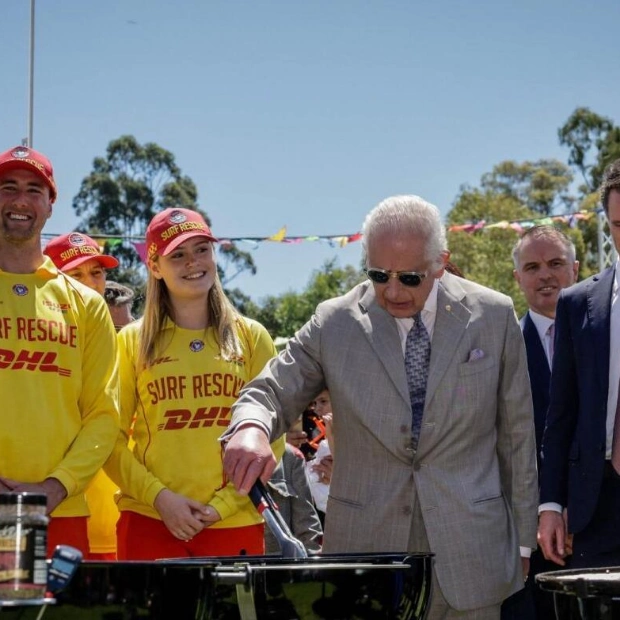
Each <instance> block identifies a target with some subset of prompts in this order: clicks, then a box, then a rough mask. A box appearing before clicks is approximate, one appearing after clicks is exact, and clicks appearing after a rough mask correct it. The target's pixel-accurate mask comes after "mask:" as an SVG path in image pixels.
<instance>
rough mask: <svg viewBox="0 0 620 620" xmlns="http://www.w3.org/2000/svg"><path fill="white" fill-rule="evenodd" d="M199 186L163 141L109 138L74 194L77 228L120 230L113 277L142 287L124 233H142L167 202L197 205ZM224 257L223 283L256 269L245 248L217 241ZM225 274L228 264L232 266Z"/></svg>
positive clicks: (111, 246)
mask: <svg viewBox="0 0 620 620" xmlns="http://www.w3.org/2000/svg"><path fill="white" fill-rule="evenodd" d="M197 202H198V190H197V188H196V185H195V184H194V182H193V181H192V180H191V179H190V178H189V177H187V176H184V175H183V174H182V173H181V170H180V168H179V167H178V166H177V164H176V161H175V157H174V155H173V154H172V153H171V152H170V151H167V150H166V149H164V148H162V147H161V146H159V145H157V144H155V143H153V142H147V143H146V144H140V143H139V142H138V141H137V140H136V139H135V138H134V137H133V136H130V135H125V136H121V137H120V138H117V139H116V140H112V141H111V142H110V143H109V144H108V147H107V149H106V156H105V157H96V158H95V160H94V162H93V170H92V172H91V173H90V174H89V175H88V176H87V177H85V178H84V179H83V181H82V184H81V186H80V190H79V192H78V194H77V195H76V196H75V198H74V199H73V209H74V210H75V212H76V214H77V215H78V216H81V217H82V218H83V219H82V221H81V222H80V223H79V225H78V230H82V231H84V232H86V233H87V234H90V235H94V236H97V235H98V234H101V235H118V236H119V237H120V238H122V239H123V240H122V241H121V242H120V243H114V242H109V243H107V244H106V251H107V252H109V253H110V254H112V255H114V256H116V258H118V259H119V261H120V266H119V267H118V269H117V272H116V273H115V274H114V277H115V278H116V279H117V280H118V281H119V282H122V283H124V284H127V285H128V286H132V288H134V289H136V290H137V291H142V290H143V289H144V283H145V277H144V267H143V265H142V263H141V261H140V258H139V256H138V255H137V253H136V251H135V248H134V247H133V245H132V244H131V242H130V241H129V240H128V237H141V236H143V235H144V233H145V231H146V227H147V225H148V223H149V222H150V221H151V219H152V218H153V216H154V215H155V214H156V213H158V212H159V211H161V210H163V209H165V208H167V207H181V208H185V209H193V210H195V211H199V212H200V213H201V214H202V215H203V216H204V218H205V220H206V221H207V222H208V223H209V224H211V222H210V219H209V216H208V215H207V214H206V213H205V212H204V211H201V210H200V209H198V207H197ZM219 254H220V256H221V257H222V258H223V260H222V261H221V265H218V270H219V273H220V277H221V279H222V282H223V283H224V284H226V283H227V282H228V281H230V280H232V279H233V278H234V277H235V276H236V275H238V274H239V273H241V272H242V271H246V270H249V271H250V272H251V273H252V274H255V273H256V266H255V265H254V260H253V258H252V256H251V254H249V253H248V252H242V251H240V250H238V249H237V248H236V247H235V246H232V245H230V246H220V252H219ZM233 269H234V273H233V274H232V275H228V273H229V272H228V270H233Z"/></svg>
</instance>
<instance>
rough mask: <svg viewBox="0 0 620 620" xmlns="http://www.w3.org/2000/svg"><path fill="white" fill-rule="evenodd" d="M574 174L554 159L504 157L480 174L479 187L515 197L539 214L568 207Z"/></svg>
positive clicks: (564, 209)
mask: <svg viewBox="0 0 620 620" xmlns="http://www.w3.org/2000/svg"><path fill="white" fill-rule="evenodd" d="M572 181H573V174H572V172H571V171H570V168H569V167H568V166H567V165H566V164H563V163H562V162H560V161H558V160H557V159H540V160H538V161H536V162H530V161H525V162H522V163H519V162H515V161H510V160H509V161H503V162H500V163H499V164H497V166H494V167H493V170H492V171H491V172H488V173H486V174H485V175H483V177H482V180H481V183H480V185H481V187H482V189H486V190H489V191H491V192H494V193H497V194H501V195H504V196H507V197H509V198H515V199H517V200H518V201H519V202H520V203H521V204H523V205H525V206H526V207H528V208H529V209H531V210H532V211H535V212H536V213H538V214H540V215H551V214H552V213H554V212H558V211H566V210H569V209H570V208H571V207H572V206H573V203H574V198H573V197H572V196H571V195H570V193H569V188H570V184H571V183H572Z"/></svg>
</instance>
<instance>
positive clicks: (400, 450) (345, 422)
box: [224, 196, 537, 620]
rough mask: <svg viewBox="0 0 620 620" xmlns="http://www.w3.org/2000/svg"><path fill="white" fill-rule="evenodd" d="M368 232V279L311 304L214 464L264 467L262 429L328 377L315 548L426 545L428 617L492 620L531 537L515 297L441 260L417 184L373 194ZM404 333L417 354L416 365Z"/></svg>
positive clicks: (242, 403)
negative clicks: (329, 421) (323, 507)
mask: <svg viewBox="0 0 620 620" xmlns="http://www.w3.org/2000/svg"><path fill="white" fill-rule="evenodd" d="M363 244H364V252H365V258H366V267H367V269H366V274H367V275H368V278H369V281H368V282H363V283H361V284H359V285H358V286H356V287H354V288H353V289H352V290H351V291H349V292H348V293H347V294H345V295H344V296H342V297H339V298H337V299H332V300H328V301H326V302H324V303H322V304H320V305H319V306H318V308H317V310H316V312H315V314H314V316H313V317H312V319H311V320H310V321H309V322H308V323H306V325H305V326H303V327H302V328H301V329H300V330H299V331H298V332H297V334H296V335H295V337H294V338H292V339H291V340H290V341H289V343H288V344H287V348H286V350H285V351H283V352H282V353H281V354H280V356H278V357H277V358H275V359H274V360H273V361H271V362H270V363H269V364H268V365H267V366H266V367H265V369H264V370H263V372H262V373H261V374H260V375H259V376H258V377H257V378H256V379H255V380H254V381H252V382H250V383H249V384H248V385H246V386H245V387H244V388H243V390H242V391H241V394H240V397H239V400H238V401H237V403H236V404H235V407H234V408H233V417H232V421H231V426H230V428H229V429H228V430H227V432H226V434H225V435H224V439H225V440H226V439H228V443H227V446H226V450H225V455H224V467H225V469H226V472H227V473H228V475H229V476H230V479H231V481H232V482H233V483H234V484H235V486H236V487H237V488H238V489H239V490H240V491H242V492H245V493H247V492H248V491H249V489H250V486H251V484H252V483H253V482H254V481H255V480H256V478H257V476H261V477H264V476H265V475H269V474H270V470H271V468H272V467H273V455H272V454H271V449H270V447H269V440H268V437H269V435H272V436H274V437H276V436H278V435H280V434H282V433H283V432H285V431H286V429H287V428H288V427H289V426H290V425H291V424H292V423H293V422H294V421H295V419H296V417H297V414H296V413H295V412H297V411H300V410H301V409H303V407H304V406H305V404H306V403H307V402H308V401H309V400H310V399H311V398H312V397H313V396H314V395H316V394H317V393H318V392H320V391H321V390H323V389H326V388H327V389H329V394H330V399H331V401H332V404H333V411H334V420H333V426H334V428H333V431H334V444H335V446H336V452H335V458H334V468H333V475H332V478H331V483H330V494H329V499H328V505H327V514H326V526H325V538H324V545H323V551H324V552H325V553H348V552H351V553H355V552H359V553H367V552H370V553H374V552H386V551H404V550H408V551H432V552H433V553H435V565H434V571H433V595H432V600H431V607H430V610H429V615H428V620H455V619H456V618H458V619H459V620H466V619H472V620H473V619H474V618H475V619H476V620H497V619H498V618H499V614H500V603H501V601H502V600H503V599H505V598H506V597H508V596H509V595H510V594H512V593H513V592H516V591H517V590H519V589H521V588H522V587H523V576H524V570H525V572H527V570H526V569H527V568H529V559H527V560H523V561H522V560H521V558H520V554H519V551H520V549H519V547H525V548H528V551H529V549H530V548H533V547H534V546H535V537H532V525H534V528H533V529H535V523H536V504H537V480H536V467H535V458H536V457H535V438H534V424H533V419H532V401H531V390H530V385H529V380H528V376H527V360H526V354H525V346H524V344H523V338H522V335H521V330H520V329H519V325H518V322H517V320H516V317H515V314H514V308H513V305H512V301H511V300H510V299H509V298H507V297H506V296H505V295H502V294H500V293H497V292H495V291H492V290H490V289H487V288H484V287H482V286H480V285H478V284H475V283H473V282H470V281H468V280H464V279H462V278H459V277H457V276H454V275H452V274H450V273H444V272H445V267H446V262H447V260H448V258H449V252H448V250H447V244H446V238H445V228H444V226H443V225H442V224H441V217H440V214H439V211H438V209H437V208H436V207H434V206H433V205H431V204H429V203H427V202H426V201H424V200H422V199H421V198H419V197H418V196H395V197H392V198H388V199H386V200H384V201H383V202H382V203H380V204H379V205H377V207H375V208H374V209H373V210H372V211H371V212H370V214H369V215H368V216H367V218H366V221H365V223H364V228H363ZM410 343H411V344H413V346H414V347H415V346H416V344H418V345H422V347H421V349H424V350H425V351H427V352H425V351H422V352H423V353H424V354H425V356H427V357H426V360H427V361H428V366H427V371H426V370H425V368H424V364H423V362H424V359H421V358H420V357H418V355H417V354H419V353H420V350H417V351H414V352H413V354H412V356H410V355H409V353H410V347H409V345H410ZM429 344H430V350H429V346H428V345H429ZM412 358H413V359H412ZM408 360H410V361H412V363H411V364H408V363H407V361H408ZM416 363H419V366H417V368H416ZM420 379H426V380H427V382H426V385H424V386H423V387H422V388H421V389H420V386H419V384H418V383H417V381H418V380H420ZM420 393H421V396H420ZM419 405H421V407H419ZM416 414H419V415H416ZM420 418H421V419H420ZM344 433H346V435H344ZM527 555H529V552H528V553H527Z"/></svg>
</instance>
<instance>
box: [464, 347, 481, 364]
mask: <svg viewBox="0 0 620 620" xmlns="http://www.w3.org/2000/svg"><path fill="white" fill-rule="evenodd" d="M483 357H484V351H483V350H482V349H472V350H471V351H470V352H469V357H468V358H467V361H468V362H475V361H477V360H481V359H482V358H483Z"/></svg>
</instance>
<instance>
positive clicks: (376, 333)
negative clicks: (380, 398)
mask: <svg viewBox="0 0 620 620" xmlns="http://www.w3.org/2000/svg"><path fill="white" fill-rule="evenodd" d="M359 307H360V314H361V316H360V325H361V327H362V330H363V331H364V334H365V335H366V338H367V339H368V342H369V343H370V346H371V347H372V348H373V349H374V351H375V353H376V354H377V357H378V358H379V361H380V362H381V363H382V364H383V366H384V368H385V372H386V374H387V376H388V377H389V380H390V381H392V383H393V384H394V386H395V387H396V389H397V390H398V392H399V394H400V395H401V396H402V397H403V399H404V400H405V402H406V403H407V405H408V406H411V402H410V400H409V390H408V387H407V376H406V375H405V360H404V357H403V355H402V354H401V351H402V345H401V341H400V336H399V333H398V328H397V327H396V321H395V319H394V317H392V316H390V315H389V314H388V313H387V312H386V311H385V310H384V309H383V308H381V306H379V304H378V303H377V301H376V299H375V295H374V291H373V289H372V286H369V287H368V289H367V290H366V292H365V293H364V295H363V296H362V297H361V299H360V302H359Z"/></svg>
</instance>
